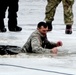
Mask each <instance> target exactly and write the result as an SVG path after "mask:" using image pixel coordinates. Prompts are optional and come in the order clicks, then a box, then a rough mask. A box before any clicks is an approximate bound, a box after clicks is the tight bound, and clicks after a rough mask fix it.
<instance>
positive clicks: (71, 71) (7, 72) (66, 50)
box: [0, 0, 76, 75]
mask: <svg viewBox="0 0 76 75" xmlns="http://www.w3.org/2000/svg"><path fill="white" fill-rule="evenodd" d="M46 3H47V2H46V0H20V1H19V12H18V24H19V25H18V26H21V27H22V28H23V30H22V31H21V32H9V31H7V32H6V33H0V44H1V45H17V46H20V47H22V46H23V45H24V43H25V42H26V40H27V39H28V37H29V36H30V34H31V33H32V32H33V31H34V30H35V29H36V25H37V23H38V22H40V21H44V17H45V6H46ZM75 7H76V1H75V3H74V6H73V12H74V25H73V34H71V35H66V34H65V25H64V20H63V17H64V16H63V8H62V3H61V4H60V5H59V6H58V8H57V11H56V15H55V20H54V22H53V24H54V25H53V31H52V32H49V33H48V39H49V40H50V41H54V42H56V41H58V40H61V41H62V42H63V46H62V47H59V48H58V49H59V51H58V54H57V55H54V54H50V53H49V54H28V53H20V54H18V55H4V56H1V55H0V75H39V74H40V75H76V64H75V63H76V42H75V40H76V27H75V24H76V21H75V20H76V14H75V13H76V11H75ZM7 13H8V12H6V17H7ZM7 21H8V19H7V18H5V24H6V28H7ZM7 29H8V28H7Z"/></svg>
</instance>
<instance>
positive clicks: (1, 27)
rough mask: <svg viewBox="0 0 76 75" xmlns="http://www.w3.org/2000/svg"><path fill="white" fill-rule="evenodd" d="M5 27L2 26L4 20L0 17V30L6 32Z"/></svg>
mask: <svg viewBox="0 0 76 75" xmlns="http://www.w3.org/2000/svg"><path fill="white" fill-rule="evenodd" d="M6 31H7V30H6V28H5V26H4V20H3V19H0V32H6Z"/></svg>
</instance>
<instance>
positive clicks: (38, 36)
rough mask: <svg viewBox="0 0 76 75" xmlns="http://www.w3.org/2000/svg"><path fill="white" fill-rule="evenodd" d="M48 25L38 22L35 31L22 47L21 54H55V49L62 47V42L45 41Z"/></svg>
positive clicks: (56, 50)
mask: <svg viewBox="0 0 76 75" xmlns="http://www.w3.org/2000/svg"><path fill="white" fill-rule="evenodd" d="M47 32H48V25H47V24H46V23H45V22H39V23H38V25H37V30H35V31H34V32H33V33H32V34H31V36H30V37H29V38H28V40H27V42H26V43H25V44H24V46H23V47H22V50H21V52H23V53H25V52H28V53H41V52H52V53H54V54H57V52H58V49H57V47H59V46H62V42H61V41H58V42H57V43H54V42H50V41H48V39H47Z"/></svg>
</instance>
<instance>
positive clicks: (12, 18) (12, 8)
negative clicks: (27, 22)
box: [8, 0, 22, 31]
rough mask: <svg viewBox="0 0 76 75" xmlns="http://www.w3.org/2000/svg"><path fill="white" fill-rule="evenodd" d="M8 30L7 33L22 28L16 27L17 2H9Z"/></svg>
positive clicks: (15, 0)
mask: <svg viewBox="0 0 76 75" xmlns="http://www.w3.org/2000/svg"><path fill="white" fill-rule="evenodd" d="M8 12H9V13H8V14H9V15H8V18H9V20H8V29H9V31H21V30H22V28H21V27H18V26H17V12H18V0H14V1H13V0H9V9H8Z"/></svg>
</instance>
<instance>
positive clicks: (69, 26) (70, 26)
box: [65, 25, 72, 34]
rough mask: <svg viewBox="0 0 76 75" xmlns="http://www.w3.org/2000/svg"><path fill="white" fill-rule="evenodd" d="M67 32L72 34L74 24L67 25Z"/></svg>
mask: <svg viewBox="0 0 76 75" xmlns="http://www.w3.org/2000/svg"><path fill="white" fill-rule="evenodd" d="M65 34H72V25H66V30H65Z"/></svg>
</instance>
